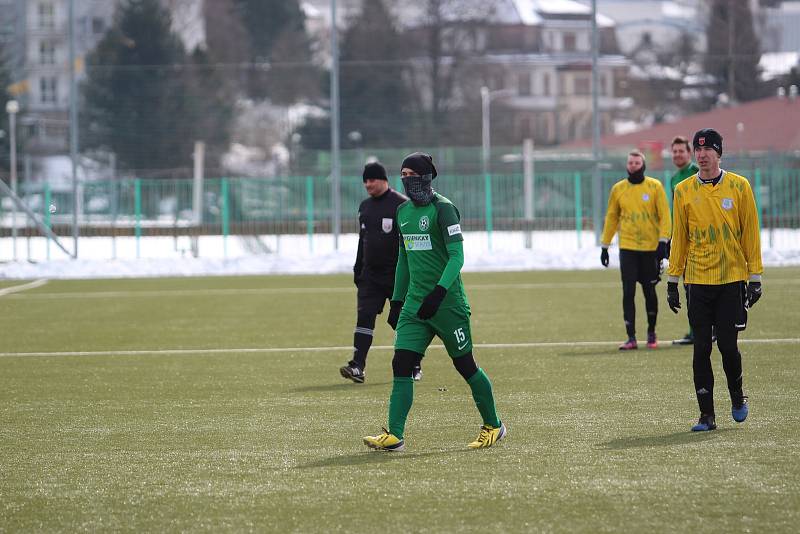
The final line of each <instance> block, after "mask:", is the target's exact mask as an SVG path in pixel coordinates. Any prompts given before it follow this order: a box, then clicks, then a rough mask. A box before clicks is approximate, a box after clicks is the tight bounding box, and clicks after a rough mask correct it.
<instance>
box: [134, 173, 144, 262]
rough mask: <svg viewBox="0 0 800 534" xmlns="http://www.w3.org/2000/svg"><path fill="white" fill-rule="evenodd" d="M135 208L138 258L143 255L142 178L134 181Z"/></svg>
mask: <svg viewBox="0 0 800 534" xmlns="http://www.w3.org/2000/svg"><path fill="white" fill-rule="evenodd" d="M133 209H134V213H135V216H136V227H135V228H136V259H137V260H138V259H139V258H140V257H141V246H140V241H141V240H142V179H141V178H136V179H134V181H133Z"/></svg>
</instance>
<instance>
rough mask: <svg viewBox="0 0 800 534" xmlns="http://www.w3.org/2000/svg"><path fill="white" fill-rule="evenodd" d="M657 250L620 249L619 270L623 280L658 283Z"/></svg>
mask: <svg viewBox="0 0 800 534" xmlns="http://www.w3.org/2000/svg"><path fill="white" fill-rule="evenodd" d="M657 258H658V257H657V255H656V251H655V250H653V251H642V250H626V249H620V251H619V270H620V273H621V274H622V281H623V282H639V283H640V284H657V283H658V282H659V280H660V278H659V274H660V273H659V269H658V259H657Z"/></svg>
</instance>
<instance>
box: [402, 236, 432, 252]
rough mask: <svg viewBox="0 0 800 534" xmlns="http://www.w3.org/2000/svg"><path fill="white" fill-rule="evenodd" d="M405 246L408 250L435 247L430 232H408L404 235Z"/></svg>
mask: <svg viewBox="0 0 800 534" xmlns="http://www.w3.org/2000/svg"><path fill="white" fill-rule="evenodd" d="M403 246H404V247H405V249H406V251H408V252H413V251H415V250H432V249H433V245H432V244H431V236H430V235H429V234H406V235H404V236H403Z"/></svg>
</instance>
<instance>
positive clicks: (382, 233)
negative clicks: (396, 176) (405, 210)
mask: <svg viewBox="0 0 800 534" xmlns="http://www.w3.org/2000/svg"><path fill="white" fill-rule="evenodd" d="M406 200H408V199H407V198H406V197H405V196H403V195H401V194H400V193H398V192H397V191H395V190H394V189H392V188H391V187H390V188H389V189H388V190H387V191H386V192H385V193H384V194H382V195H381V196H379V197H378V198H373V197H369V198H367V199H365V200H364V201H363V202H361V205H360V206H359V207H358V225H359V228H360V230H359V233H358V253H357V254H356V263H355V265H353V273H354V274H355V276H356V278H357V279H371V280H373V281H376V282H379V283H384V284H385V283H389V284H394V270H395V267H396V266H397V253H398V247H399V240H400V232H399V231H398V228H397V207H398V206H399V205H400V204H402V203H403V202H405V201H406Z"/></svg>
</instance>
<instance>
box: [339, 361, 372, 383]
mask: <svg viewBox="0 0 800 534" xmlns="http://www.w3.org/2000/svg"><path fill="white" fill-rule="evenodd" d="M339 374H341V375H342V378H347V379H349V380H352V381H353V382H355V383H356V384H363V383H364V378H365V377H366V373H365V372H364V370H363V369H362V368H361V367H359V366H357V365H353V364H349V363H348V364H347V365H343V366H342V367H340V368H339Z"/></svg>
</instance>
